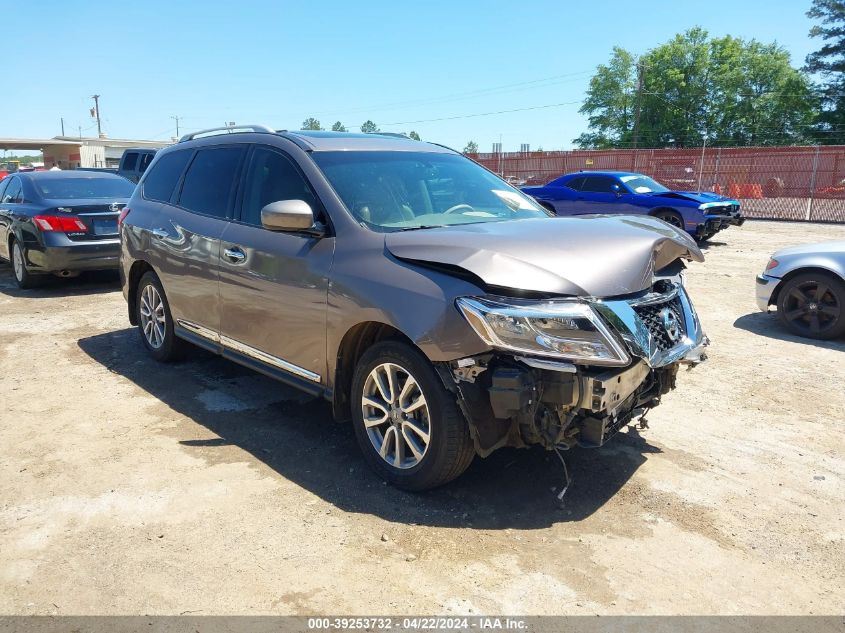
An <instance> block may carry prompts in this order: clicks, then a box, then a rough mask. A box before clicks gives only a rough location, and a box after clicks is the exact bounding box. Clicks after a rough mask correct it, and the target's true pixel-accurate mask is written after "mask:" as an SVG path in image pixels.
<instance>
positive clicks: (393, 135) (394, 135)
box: [373, 132, 411, 139]
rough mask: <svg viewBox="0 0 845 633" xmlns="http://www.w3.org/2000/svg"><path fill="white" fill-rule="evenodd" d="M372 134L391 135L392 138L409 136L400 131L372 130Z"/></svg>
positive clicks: (408, 137)
mask: <svg viewBox="0 0 845 633" xmlns="http://www.w3.org/2000/svg"><path fill="white" fill-rule="evenodd" d="M373 134H375V135H376V136H392V137H393V138H407V139H410V138H411V137H410V136H408V135H407V134H402V133H401V132H373Z"/></svg>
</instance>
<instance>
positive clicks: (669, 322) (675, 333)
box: [660, 308, 681, 343]
mask: <svg viewBox="0 0 845 633" xmlns="http://www.w3.org/2000/svg"><path fill="white" fill-rule="evenodd" d="M660 322H661V323H662V324H663V329H664V330H666V336H668V337H669V340H670V341H672V342H673V343H676V342H677V341H678V340H680V338H681V324H680V323H679V322H678V317H676V316H675V313H674V312H672V310H670V309H669V308H663V309H662V310H661V311H660Z"/></svg>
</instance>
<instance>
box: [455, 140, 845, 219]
mask: <svg viewBox="0 0 845 633" xmlns="http://www.w3.org/2000/svg"><path fill="white" fill-rule="evenodd" d="M471 158H474V159H475V160H477V161H478V162H479V163H481V164H483V165H484V166H485V167H487V168H488V169H490V170H492V171H494V172H496V173H498V174H500V175H502V176H503V177H504V178H505V179H507V180H508V181H509V182H510V183H512V184H513V185H515V186H526V185H542V184H545V183H547V182H549V181H550V180H553V179H554V178H556V177H558V176H560V175H562V174H566V173H569V172H573V171H579V170H584V171H590V170H593V171H596V170H617V171H634V172H639V173H643V174H647V175H649V176H651V177H653V178H654V179H656V180H658V181H659V182H662V183H663V184H664V185H666V186H667V187H670V188H672V189H676V190H682V191H699V190H706V191H715V192H716V193H721V194H722V195H726V196H730V197H732V198H737V199H739V200H740V201H741V204H742V209H743V214H744V215H746V216H748V217H752V218H766V219H777V220H808V221H824V222H845V146H842V145H823V146H814V147H707V148H705V149H704V150H703V151H702V149H701V148H699V149H640V150H635V149H619V150H575V151H567V152H510V153H501V154H475V155H471Z"/></svg>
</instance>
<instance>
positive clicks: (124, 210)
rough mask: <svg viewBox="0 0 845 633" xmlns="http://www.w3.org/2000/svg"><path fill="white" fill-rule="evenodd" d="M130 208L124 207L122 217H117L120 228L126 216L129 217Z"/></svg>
mask: <svg viewBox="0 0 845 633" xmlns="http://www.w3.org/2000/svg"><path fill="white" fill-rule="evenodd" d="M129 211H130V209H129V207H123V210H122V211H121V212H120V215H119V216H117V227H118V228H120V225H121V224H123V220H125V219H126V216H127V215H129Z"/></svg>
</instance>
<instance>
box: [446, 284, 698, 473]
mask: <svg viewBox="0 0 845 633" xmlns="http://www.w3.org/2000/svg"><path fill="white" fill-rule="evenodd" d="M593 305H594V306H595V308H596V309H597V310H598V312H599V313H600V314H602V316H603V317H604V318H605V320H606V321H607V322H608V323H609V324H610V325H611V326H612V328H613V329H614V330H615V332H616V333H617V334H618V335H619V336H620V337H621V338H622V339H623V341H624V343H625V344H626V345H627V347H628V349H629V350H630V352H631V354H632V356H634V357H635V360H634V361H633V362H632V363H631V364H629V365H628V366H626V367H614V368H607V367H597V366H587V365H575V364H571V363H567V362H564V361H557V360H554V359H548V358H537V357H530V356H517V355H509V354H506V353H503V352H501V353H498V352H497V353H491V354H487V355H485V356H484V357H478V358H473V359H462V360H461V361H456V362H455V363H454V364H453V366H452V377H453V379H454V381H455V384H456V386H457V391H458V393H459V396H460V397H459V398H458V401H459V404H460V406H461V407H462V409H463V411H464V414H465V415H466V417H467V420H468V421H469V425H470V430H471V434H472V436H473V439H474V441H475V444H476V451H477V452H478V453H479V454H480V455H481V456H486V455H487V454H489V453H490V452H492V451H493V450H495V449H497V448H499V447H501V446H527V445H532V444H540V445H542V446H545V447H546V448H569V447H571V446H574V445H576V444H579V445H581V446H591V447H595V446H601V445H602V444H604V443H605V442H606V441H607V440H608V439H610V437H612V436H613V435H614V434H615V433H616V432H617V431H618V430H619V429H620V428H622V427H623V426H625V425H626V424H628V423H630V421H631V420H632V419H633V418H635V417H636V416H637V415H638V414H640V413H642V412H643V411H644V410H645V409H648V408H651V407H654V406H656V405H657V404H658V403H659V401H660V398H661V396H662V395H664V394H666V393H668V392H669V391H671V390H672V389H673V388H674V386H675V377H676V375H677V372H678V367H679V366H680V365H681V364H684V363H689V364H697V363H700V362H701V361H703V360H705V359H706V355H705V352H704V349H705V347H706V346H707V345H708V343H709V341H708V340H707V337H706V336H705V335H704V333H703V332H702V330H701V325H700V323H699V320H698V316H697V315H696V313H695V310H694V309H693V307H692V304H691V303H690V301H689V298H688V296H687V294H686V291H685V290H684V288H683V286H682V285H680V284H668V288H667V285H664V286H662V287H661V291H660V292H650V293H647V294H645V295H643V296H640V297H637V298H635V299H625V300H612V301H596V302H594V303H593Z"/></svg>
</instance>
